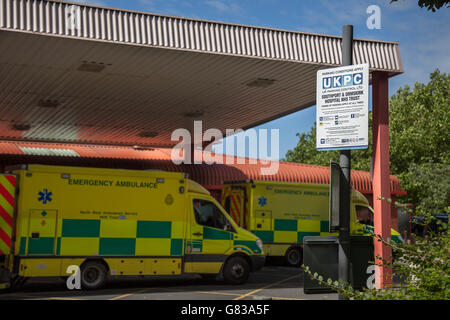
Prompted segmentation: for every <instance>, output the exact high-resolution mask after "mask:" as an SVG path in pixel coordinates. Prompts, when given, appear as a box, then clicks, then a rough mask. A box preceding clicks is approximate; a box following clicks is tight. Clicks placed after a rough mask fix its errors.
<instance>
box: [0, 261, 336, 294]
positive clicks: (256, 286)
mask: <svg viewBox="0 0 450 320" xmlns="http://www.w3.org/2000/svg"><path fill="white" fill-rule="evenodd" d="M268 298H271V299H273V300H335V299H337V294H313V295H311V294H308V295H307V294H304V293H303V272H301V271H300V269H296V268H288V267H282V266H276V265H275V266H266V267H264V268H263V269H262V270H260V271H258V272H256V273H252V274H251V275H250V278H249V281H248V282H247V283H246V284H244V285H241V286H233V285H227V284H225V283H223V282H220V281H210V280H204V279H201V278H200V277H199V276H194V275H183V276H177V277H170V278H168V277H161V278H145V279H137V278H135V277H129V278H126V279H120V280H110V281H108V283H107V284H106V285H105V286H104V288H102V289H101V290H95V291H84V290H73V291H70V290H68V289H67V288H66V285H65V282H64V281H63V280H61V279H54V278H52V279H32V280H29V281H28V282H27V283H26V284H25V286H24V287H23V288H21V289H16V290H14V291H13V292H8V293H0V300H11V299H50V300H126V299H133V300H254V299H258V300H260V299H268Z"/></svg>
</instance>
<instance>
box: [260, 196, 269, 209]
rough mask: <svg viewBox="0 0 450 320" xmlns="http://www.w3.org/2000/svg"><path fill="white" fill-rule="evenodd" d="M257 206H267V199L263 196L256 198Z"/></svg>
mask: <svg viewBox="0 0 450 320" xmlns="http://www.w3.org/2000/svg"><path fill="white" fill-rule="evenodd" d="M258 204H259V205H260V206H261V207H264V206H265V205H266V204H267V198H266V197H264V196H261V197H259V198H258Z"/></svg>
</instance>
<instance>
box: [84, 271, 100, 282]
mask: <svg viewBox="0 0 450 320" xmlns="http://www.w3.org/2000/svg"><path fill="white" fill-rule="evenodd" d="M98 276H99V272H98V270H97V269H94V268H89V269H88V270H86V276H85V280H86V282H89V283H92V282H95V281H96V280H97V279H98Z"/></svg>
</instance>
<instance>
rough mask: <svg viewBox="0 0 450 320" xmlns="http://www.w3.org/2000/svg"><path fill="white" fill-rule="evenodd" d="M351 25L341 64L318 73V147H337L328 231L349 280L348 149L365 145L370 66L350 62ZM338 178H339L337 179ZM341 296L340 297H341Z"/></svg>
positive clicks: (347, 27) (344, 38) (345, 31)
mask: <svg viewBox="0 0 450 320" xmlns="http://www.w3.org/2000/svg"><path fill="white" fill-rule="evenodd" d="M352 55H353V26H352V25H345V26H344V27H343V29H342V66H341V67H338V68H332V69H324V70H319V71H318V72H317V115H316V121H317V141H316V146H317V150H340V161H339V165H338V164H337V163H332V164H331V171H330V172H331V175H332V180H333V181H334V183H331V184H332V186H330V188H332V189H330V191H331V192H330V194H332V196H331V197H332V198H330V210H331V211H330V232H332V231H339V251H338V257H339V264H338V266H339V279H340V280H342V281H344V282H347V283H350V276H349V275H350V267H349V261H350V203H351V177H350V171H351V152H350V150H351V149H365V148H368V145H369V139H368V134H369V133H368V131H369V130H368V125H369V124H368V122H369V66H368V65H367V64H361V65H353V61H352ZM338 180H339V181H338ZM340 298H341V299H343V297H342V296H340Z"/></svg>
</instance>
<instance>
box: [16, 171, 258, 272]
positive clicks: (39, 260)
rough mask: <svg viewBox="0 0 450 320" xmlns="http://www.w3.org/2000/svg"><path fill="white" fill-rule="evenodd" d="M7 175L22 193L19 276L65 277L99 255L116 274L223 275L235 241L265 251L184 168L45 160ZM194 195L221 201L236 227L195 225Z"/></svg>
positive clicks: (18, 221) (18, 229)
mask: <svg viewBox="0 0 450 320" xmlns="http://www.w3.org/2000/svg"><path fill="white" fill-rule="evenodd" d="M10 173H13V174H15V175H16V176H17V177H18V178H17V179H18V180H17V181H18V186H19V193H18V198H17V208H16V211H17V214H16V216H15V226H16V228H15V235H16V241H15V243H14V246H13V248H14V252H13V254H12V255H11V256H10V257H8V261H9V260H12V259H18V260H19V261H20V264H19V266H18V270H17V273H18V275H20V276H24V277H38V276H67V275H68V274H67V272H66V271H67V268H68V267H69V266H70V265H77V266H81V265H82V263H83V262H84V261H86V259H102V260H103V261H104V262H105V263H106V264H107V266H108V270H109V273H110V274H111V275H175V274H181V273H189V272H191V273H218V272H219V271H220V270H221V268H222V266H223V263H224V262H225V260H226V258H227V257H228V256H230V255H231V254H233V253H236V252H238V251H239V250H237V249H236V248H238V247H245V248H246V251H245V254H246V255H247V256H252V255H253V256H254V255H258V256H262V255H263V252H262V250H261V249H259V248H257V246H256V244H255V243H256V241H257V240H258V238H257V237H256V236H255V235H253V234H251V233H249V232H247V231H246V230H243V229H241V228H239V226H237V225H236V224H235V223H234V222H233V220H232V219H231V217H229V216H228V214H227V213H226V212H225V210H223V208H221V206H220V204H218V203H217V201H216V200H215V199H213V198H212V197H211V196H210V194H209V192H208V191H207V190H206V189H204V188H203V187H202V186H200V185H199V184H198V183H196V182H194V181H191V180H188V179H186V177H185V175H184V174H183V173H173V172H163V171H139V170H120V169H98V168H78V167H60V166H44V165H28V166H23V167H20V168H18V169H11V170H10ZM193 199H204V200H205V201H209V202H212V203H214V204H215V205H217V207H218V208H219V210H221V212H223V214H224V215H225V216H226V218H227V219H229V220H230V221H231V222H230V223H231V225H232V226H233V227H234V232H226V231H223V230H218V229H214V228H207V227H205V226H202V225H199V224H197V222H196V221H195V219H194V214H193V202H192V201H193ZM207 229H208V230H207ZM196 231H197V232H196ZM194 234H200V236H195V235H194ZM244 242H245V243H244ZM194 247H195V248H194ZM241 249H242V248H241ZM241 251H242V250H241ZM9 267H10V268H13V263H10V264H9ZM10 271H13V270H10Z"/></svg>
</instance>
